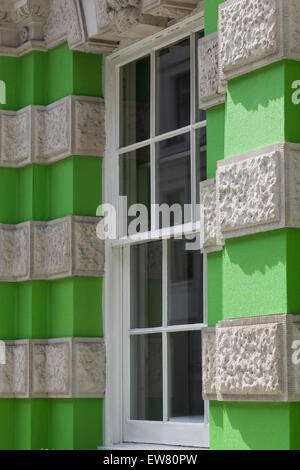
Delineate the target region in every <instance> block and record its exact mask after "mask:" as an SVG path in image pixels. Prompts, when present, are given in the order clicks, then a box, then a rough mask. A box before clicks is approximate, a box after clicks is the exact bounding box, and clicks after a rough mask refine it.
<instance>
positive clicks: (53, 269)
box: [0, 216, 104, 281]
mask: <svg viewBox="0 0 300 470" xmlns="http://www.w3.org/2000/svg"><path fill="white" fill-rule="evenodd" d="M99 220H100V219H99V217H86V216H82V217H79V216H72V217H65V218H62V219H57V220H52V221H50V222H36V221H34V222H26V223H23V224H18V225H4V224H0V281H24V280H28V279H58V278H64V277H70V276H96V277H98V276H103V273H104V241H103V240H100V239H99V238H98V237H97V235H96V226H97V223H98V222H99Z"/></svg>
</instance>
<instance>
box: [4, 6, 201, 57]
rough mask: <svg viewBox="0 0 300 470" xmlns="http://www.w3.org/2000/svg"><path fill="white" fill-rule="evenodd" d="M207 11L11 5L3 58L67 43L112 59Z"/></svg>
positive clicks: (6, 12) (6, 19)
mask: <svg viewBox="0 0 300 470" xmlns="http://www.w3.org/2000/svg"><path fill="white" fill-rule="evenodd" d="M199 7H201V8H203V1H202V0H12V1H4V2H3V4H2V5H1V7H0V55H11V56H17V57H18V56H21V55H23V54H25V53H27V52H29V51H31V50H45V51H46V50H49V49H52V48H53V47H56V46H58V45H59V44H61V43H63V42H65V41H67V42H68V44H69V47H70V49H72V50H78V51H83V52H92V53H99V54H102V53H108V52H111V51H113V50H114V49H115V48H117V47H119V44H120V43H124V44H128V42H129V43H130V42H133V41H136V40H138V39H143V38H145V37H147V36H149V35H151V34H154V33H156V32H159V31H161V30H162V29H164V28H166V27H167V26H168V24H169V23H170V21H177V20H180V19H182V18H183V17H185V16H187V15H190V14H191V13H193V12H194V11H195V12H197V10H198V9H199Z"/></svg>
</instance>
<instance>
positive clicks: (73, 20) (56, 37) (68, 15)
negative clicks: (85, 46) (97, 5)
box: [44, 0, 85, 48]
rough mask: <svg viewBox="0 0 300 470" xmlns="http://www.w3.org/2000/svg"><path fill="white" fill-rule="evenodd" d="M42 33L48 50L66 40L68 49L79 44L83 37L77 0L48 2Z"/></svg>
mask: <svg viewBox="0 0 300 470" xmlns="http://www.w3.org/2000/svg"><path fill="white" fill-rule="evenodd" d="M44 33H45V41H46V44H47V45H48V47H50V48H51V47H55V46H56V45H57V44H59V43H61V42H62V41H65V40H66V39H67V40H68V43H69V46H70V48H73V47H76V46H77V45H79V44H81V43H82V42H83V41H84V39H85V36H84V29H83V23H82V16H81V12H80V5H79V2H78V0H50V12H49V15H48V18H47V21H46V23H45V27H44Z"/></svg>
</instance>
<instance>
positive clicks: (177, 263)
mask: <svg viewBox="0 0 300 470" xmlns="http://www.w3.org/2000/svg"><path fill="white" fill-rule="evenodd" d="M185 248H186V240H185V239H182V240H179V239H177V240H176V239H171V240H170V241H169V250H168V261H169V269H168V273H169V279H168V325H183V324H185V323H202V322H203V256H202V254H201V253H200V251H188V250H186V249H185Z"/></svg>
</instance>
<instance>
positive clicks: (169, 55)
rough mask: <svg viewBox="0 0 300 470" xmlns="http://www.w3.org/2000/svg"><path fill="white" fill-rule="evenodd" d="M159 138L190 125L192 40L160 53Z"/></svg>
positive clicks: (158, 63)
mask: <svg viewBox="0 0 300 470" xmlns="http://www.w3.org/2000/svg"><path fill="white" fill-rule="evenodd" d="M156 83H157V90H156V134H157V135H158V134H163V133H165V132H169V131H172V130H174V129H179V128H181V127H184V126H187V125H189V124H190V109H191V103H190V40H189V39H185V40H184V41H181V42H179V43H177V44H174V45H172V46H169V47H167V48H165V49H162V50H160V51H159V52H158V53H157V82H156Z"/></svg>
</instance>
